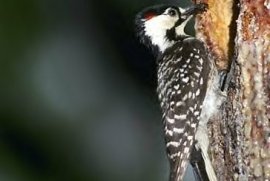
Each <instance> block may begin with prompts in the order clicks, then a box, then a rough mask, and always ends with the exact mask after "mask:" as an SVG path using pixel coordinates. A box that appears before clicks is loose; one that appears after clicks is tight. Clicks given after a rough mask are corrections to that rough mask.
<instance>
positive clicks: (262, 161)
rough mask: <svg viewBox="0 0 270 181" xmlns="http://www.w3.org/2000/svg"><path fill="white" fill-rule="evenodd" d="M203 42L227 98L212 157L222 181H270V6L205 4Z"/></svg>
mask: <svg viewBox="0 0 270 181" xmlns="http://www.w3.org/2000/svg"><path fill="white" fill-rule="evenodd" d="M200 2H204V3H207V4H208V6H209V9H208V11H207V12H206V13H205V14H203V15H201V16H199V17H197V21H196V29H197V36H198V38H200V39H202V40H204V41H205V42H206V43H207V46H208V49H209V50H210V51H211V52H210V53H211V55H212V57H213V59H214V60H215V62H216V64H217V66H218V68H219V70H224V69H226V70H229V72H230V74H229V75H231V79H230V81H229V84H228V85H229V87H228V90H227V93H226V94H227V98H226V101H225V103H224V104H223V105H222V107H221V108H220V112H219V115H217V116H215V117H213V118H212V119H211V121H210V122H209V137H210V150H209V154H210V156H211V159H212V164H213V166H214V168H215V172H216V175H217V178H218V180H222V181H223V180H224V181H227V180H267V179H270V125H269V120H270V0H237V1H236V0H201V1H198V0H197V1H196V2H195V3H200Z"/></svg>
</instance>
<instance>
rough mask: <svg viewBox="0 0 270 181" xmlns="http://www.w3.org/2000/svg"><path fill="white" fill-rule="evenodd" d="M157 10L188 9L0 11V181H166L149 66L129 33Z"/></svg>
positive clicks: (58, 0)
mask: <svg viewBox="0 0 270 181" xmlns="http://www.w3.org/2000/svg"><path fill="white" fill-rule="evenodd" d="M160 3H176V4H179V5H181V4H182V5H183V4H184V5H187V4H189V3H188V0H186V1H182V0H178V1H176V0H175V1H168V0H166V1H165V0H163V1H161V0H155V1H154V0H136V1H128V0H110V1H101V0H99V1H98V0H97V1H86V0H6V1H4V0H2V1H0V57H1V59H0V85H1V87H0V101H1V103H0V181H24V180H25V181H32V180H33V181H36V180H37V181H39V180H40V181H58V180H74V181H75V180H79V181H80V180H82V181H84V180H85V181H101V180H102V181H103V180H104V181H122V180H123V181H165V180H167V178H168V172H169V171H168V163H167V160H166V154H165V145H164V142H163V131H162V122H161V113H160V110H159V104H158V100H157V96H156V94H155V89H156V88H155V87H156V81H155V80H156V79H155V78H156V76H155V69H156V67H155V61H154V57H153V56H152V55H151V53H149V51H148V50H147V49H146V48H145V47H144V46H142V45H140V44H139V42H138V41H137V39H136V38H135V37H134V32H133V21H134V16H135V14H136V13H137V12H138V11H141V10H142V8H144V7H147V6H150V5H154V4H160ZM186 180H190V178H187V179H186Z"/></svg>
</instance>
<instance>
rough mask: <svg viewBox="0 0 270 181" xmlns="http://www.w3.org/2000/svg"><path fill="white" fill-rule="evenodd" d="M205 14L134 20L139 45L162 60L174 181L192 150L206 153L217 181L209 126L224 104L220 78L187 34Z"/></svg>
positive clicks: (151, 14)
mask: <svg viewBox="0 0 270 181" xmlns="http://www.w3.org/2000/svg"><path fill="white" fill-rule="evenodd" d="M206 10H207V5H206V4H196V5H192V6H190V7H187V8H181V7H177V6H173V5H157V6H153V7H149V8H146V9H144V10H143V11H141V12H139V13H138V14H137V15H136V18H135V29H136V34H137V36H138V38H139V40H140V41H141V43H143V44H144V45H146V46H147V47H148V48H150V49H151V50H152V52H153V53H154V55H155V56H156V58H157V61H156V63H157V83H158V86H157V93H158V97H159V101H160V106H161V111H162V120H163V125H164V136H165V143H166V150H167V155H168V159H169V162H170V181H180V180H182V179H183V176H184V174H185V171H186V168H187V164H188V162H189V159H190V154H191V152H192V149H193V146H195V148H196V149H199V150H201V152H202V157H203V158H204V159H205V167H207V168H206V171H207V174H208V177H209V180H216V176H215V172H214V170H213V168H212V165H211V162H210V159H209V157H208V145H209V143H208V142H209V141H208V135H207V127H206V124H207V121H208V119H209V117H210V116H211V115H213V114H214V113H215V112H216V110H217V109H216V108H217V107H218V105H217V103H218V102H220V101H218V99H219V98H218V96H217V92H218V89H219V85H218V82H219V77H218V73H217V69H216V67H215V65H214V62H213V60H212V59H211V58H209V57H210V56H209V53H208V50H207V48H206V46H205V44H204V43H203V41H201V40H199V39H196V38H195V37H192V36H190V35H187V34H186V33H185V27H186V24H187V23H188V22H189V20H190V19H191V18H192V16H194V15H196V14H198V13H203V12H204V11H206ZM219 104H220V103H219Z"/></svg>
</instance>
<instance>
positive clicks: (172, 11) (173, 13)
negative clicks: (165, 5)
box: [168, 9, 176, 16]
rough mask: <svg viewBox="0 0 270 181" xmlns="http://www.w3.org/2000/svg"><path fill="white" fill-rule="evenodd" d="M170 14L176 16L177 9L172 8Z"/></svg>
mask: <svg viewBox="0 0 270 181" xmlns="http://www.w3.org/2000/svg"><path fill="white" fill-rule="evenodd" d="M168 14H169V15H170V16H175V15H176V11H175V10H174V9H170V10H169V12H168Z"/></svg>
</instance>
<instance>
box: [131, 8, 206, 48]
mask: <svg viewBox="0 0 270 181" xmlns="http://www.w3.org/2000/svg"><path fill="white" fill-rule="evenodd" d="M206 8H207V5H206V4H196V5H192V6H190V7H187V8H185V9H183V8H180V7H176V6H170V5H159V6H153V7H149V8H146V9H144V10H143V11H141V12H140V13H138V14H137V16H136V19H135V27H136V33H137V35H138V37H139V39H140V40H141V42H142V43H143V44H145V45H146V46H148V47H150V48H152V49H158V51H159V52H164V51H165V50H166V49H167V48H168V47H170V46H172V45H173V44H174V43H175V41H177V40H180V39H184V38H186V37H188V35H187V34H185V31H184V29H185V27H186V24H187V22H188V21H189V20H190V19H191V18H192V16H193V15H195V14H197V13H200V12H203V11H205V10H206Z"/></svg>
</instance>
